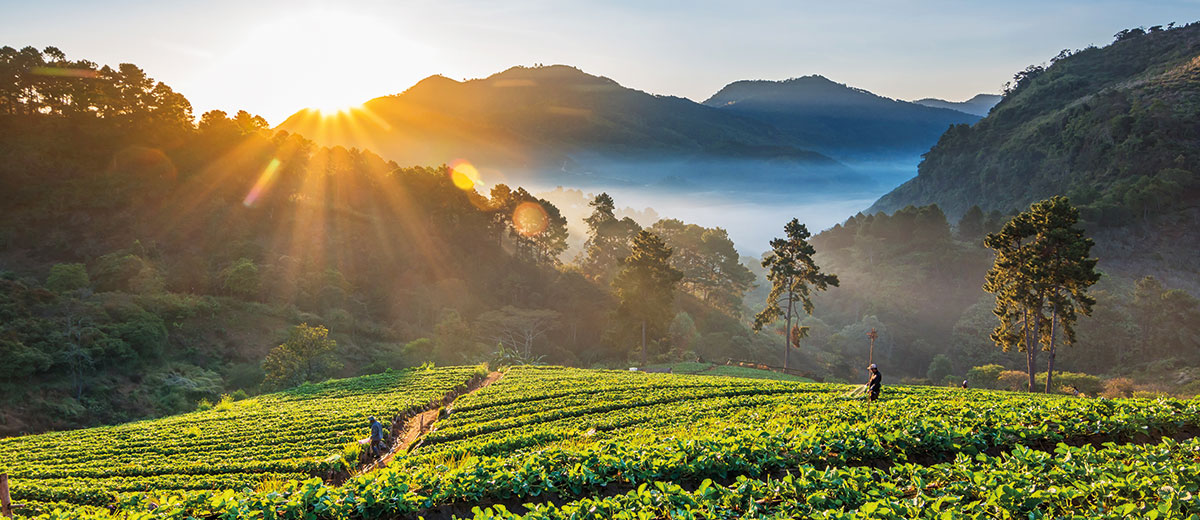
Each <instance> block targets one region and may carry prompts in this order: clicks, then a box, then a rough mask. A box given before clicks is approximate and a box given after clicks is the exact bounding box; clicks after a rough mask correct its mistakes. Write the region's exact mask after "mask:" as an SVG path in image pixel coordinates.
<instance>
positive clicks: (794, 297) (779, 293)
mask: <svg viewBox="0 0 1200 520" xmlns="http://www.w3.org/2000/svg"><path fill="white" fill-rule="evenodd" d="M783 230H784V233H786V234H787V238H776V239H774V240H772V241H771V253H770V254H769V255H767V257H766V258H765V259H763V261H762V266H763V267H764V268H766V269H767V280H770V281H771V292H770V294H768V295H767V306H766V308H764V309H763V310H762V312H760V313H758V315H756V316H755V317H754V330H755V332H757V331H760V330H762V328H763V327H764V326H766V325H768V324H770V323H771V322H773V321H775V320H777V319H779V317H780V316H783V317H784V318H785V319H786V320H787V325H786V327H785V328H784V330H785V331H791V330H792V318H793V317H797V318H798V317H799V313H798V312H797V311H796V303H797V302H799V303H800V304H801V306H802V308H803V309H804V312H805V313H807V314H809V315H812V313H813V303H812V293H813V291H824V290H826V289H828V288H829V286H831V285H832V286H834V287H837V285H838V278H837V275H834V274H825V273H822V272H821V268H820V267H817V263H816V261H814V260H813V255H814V254H816V249H814V248H813V246H812V244H810V243H809V242H808V239H809V237H811V236H812V234H811V233H809V232H808V228H807V227H805V226H804V224H801V223H800V221H799V220H797V219H792V221H791V222H788V223H787V225H785V226H784V227H783ZM781 299H782V300H783V302H782V304H783V305H784V307H785V308H782V309H781V308H780V303H781V302H780V300H781ZM806 329H807V327H805V328H803V329H802V330H801V331H798V332H796V333H792V332H789V333H788V334H785V339H784V344H783V368H784V369H785V370H786V369H788V368H789V361H790V357H791V356H790V354H791V352H790V349H791V347H790V346H789V345H788V344H789V343H790V337H787V336H791V335H793V334H794V335H796V336H797V339H799V338H800V337H803V334H804V333H805V332H807V330H806Z"/></svg>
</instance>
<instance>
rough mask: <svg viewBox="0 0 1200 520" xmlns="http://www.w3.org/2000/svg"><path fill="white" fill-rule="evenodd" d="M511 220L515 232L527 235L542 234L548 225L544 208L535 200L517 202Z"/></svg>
mask: <svg viewBox="0 0 1200 520" xmlns="http://www.w3.org/2000/svg"><path fill="white" fill-rule="evenodd" d="M512 221H513V227H515V228H517V233H520V234H522V235H525V236H527V237H530V236H534V235H540V234H542V232H543V231H546V227H548V226H549V225H550V217H549V216H548V215H546V210H545V209H543V208H542V205H541V204H538V203H536V202H522V203H521V204H519V205H518V206H517V209H515V210H513V219H512Z"/></svg>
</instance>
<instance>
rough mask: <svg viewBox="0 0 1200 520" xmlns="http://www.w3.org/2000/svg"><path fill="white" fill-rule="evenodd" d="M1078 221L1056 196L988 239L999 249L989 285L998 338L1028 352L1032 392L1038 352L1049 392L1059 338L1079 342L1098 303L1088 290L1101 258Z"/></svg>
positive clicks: (1007, 346) (1075, 213) (998, 341)
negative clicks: (1078, 332) (1078, 325)
mask: <svg viewBox="0 0 1200 520" xmlns="http://www.w3.org/2000/svg"><path fill="white" fill-rule="evenodd" d="M1078 223H1079V210H1078V209H1076V208H1074V207H1073V206H1071V204H1070V201H1068V200H1067V198H1066V197H1054V198H1051V199H1048V200H1044V201H1041V202H1037V203H1034V204H1033V205H1031V206H1030V207H1029V210H1027V211H1025V212H1022V213H1021V214H1019V215H1017V216H1016V217H1014V218H1013V219H1012V220H1011V221H1009V222H1008V223H1007V224H1005V225H1004V227H1002V228H1001V229H1000V231H999V232H997V233H992V234H989V235H988V236H987V238H985V239H984V245H986V246H987V247H988V248H990V249H992V250H993V251H995V253H996V259H995V262H994V263H993V265H992V268H991V269H989V270H988V273H987V281H986V283H985V284H984V286H983V288H984V290H985V291H988V292H990V293H992V294H994V295H995V296H996V307H995V309H993V311H992V312H993V314H995V315H996V316H997V317H998V318H999V319H1000V325H998V326H997V327H996V328H995V329H994V330H993V332H992V335H991V337H992V341H994V342H995V343H996V344H997V345H999V346H1001V347H1002V348H1004V350H1005V351H1008V350H1009V349H1011V348H1012V347H1017V348H1018V349H1019V350H1020V351H1022V352H1025V356H1026V367H1027V371H1028V372H1029V390H1030V391H1033V386H1034V381H1035V376H1036V374H1037V364H1036V363H1037V353H1038V351H1039V350H1044V351H1046V352H1047V354H1048V360H1047V370H1048V371H1049V373H1048V374H1047V377H1046V392H1049V391H1050V389H1051V388H1053V384H1054V382H1053V379H1054V358H1055V349H1056V348H1057V338H1058V337H1059V335H1060V334H1061V335H1062V336H1063V337H1064V340H1065V341H1066V343H1067V344H1068V345H1071V344H1074V343H1075V322H1076V320H1077V319H1078V313H1083V314H1084V315H1085V316H1087V315H1090V314H1091V312H1092V305H1094V304H1095V303H1096V301H1095V299H1093V298H1092V297H1090V296H1088V294H1087V291H1088V288H1089V287H1091V286H1092V285H1093V284H1095V283H1096V281H1097V280H1099V279H1100V274H1099V273H1097V272H1096V270H1095V268H1096V259H1094V258H1089V257H1088V255H1089V254H1090V253H1091V249H1092V245H1093V244H1094V242H1092V240H1091V239H1090V238H1087V237H1086V236H1084V234H1083V230H1082V229H1081V228H1079V227H1077V224H1078ZM1060 327H1061V329H1062V330H1061V332H1060V331H1059V328H1060Z"/></svg>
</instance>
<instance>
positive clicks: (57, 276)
mask: <svg viewBox="0 0 1200 520" xmlns="http://www.w3.org/2000/svg"><path fill="white" fill-rule="evenodd" d="M91 283H92V282H91V280H90V279H88V274H87V268H86V267H84V266H83V264H54V267H51V268H50V276H49V277H47V278H46V288H47V289H50V290H51V291H54V292H59V293H61V292H67V291H74V290H77V289H83V288H84V287H87V286H89V285H91Z"/></svg>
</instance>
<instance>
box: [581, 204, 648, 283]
mask: <svg viewBox="0 0 1200 520" xmlns="http://www.w3.org/2000/svg"><path fill="white" fill-rule="evenodd" d="M588 205H589V206H591V207H592V214H591V215H590V216H588V217H587V218H585V219H583V221H584V222H585V223H587V226H588V239H587V242H584V244H583V252H581V253H580V257H579V259H578V260H577V262H578V263H579V266H580V268H581V269H582V270H583V273H584V274H585V275H587V276H588V278H591V279H593V280H597V281H599V282H601V283H607V282H608V281H610V280H612V276H613V273H614V272H615V271H616V269H617V268H619V267H620V265H621V259H623V258H625V257H626V256H629V241H630V239H631V238H633V236H634V235H635V234H636V233H637V232H638V231H641V226H639V225H638V224H637V222H634V221H633V219H631V218H629V217H625V218H623V219H618V218H617V217H616V203H614V202H613V198H612V197H611V196H609V195H608V194H607V193H601V194H599V195H597V196H596V198H595V199H594V200H592V201H591V202H589V203H588Z"/></svg>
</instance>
